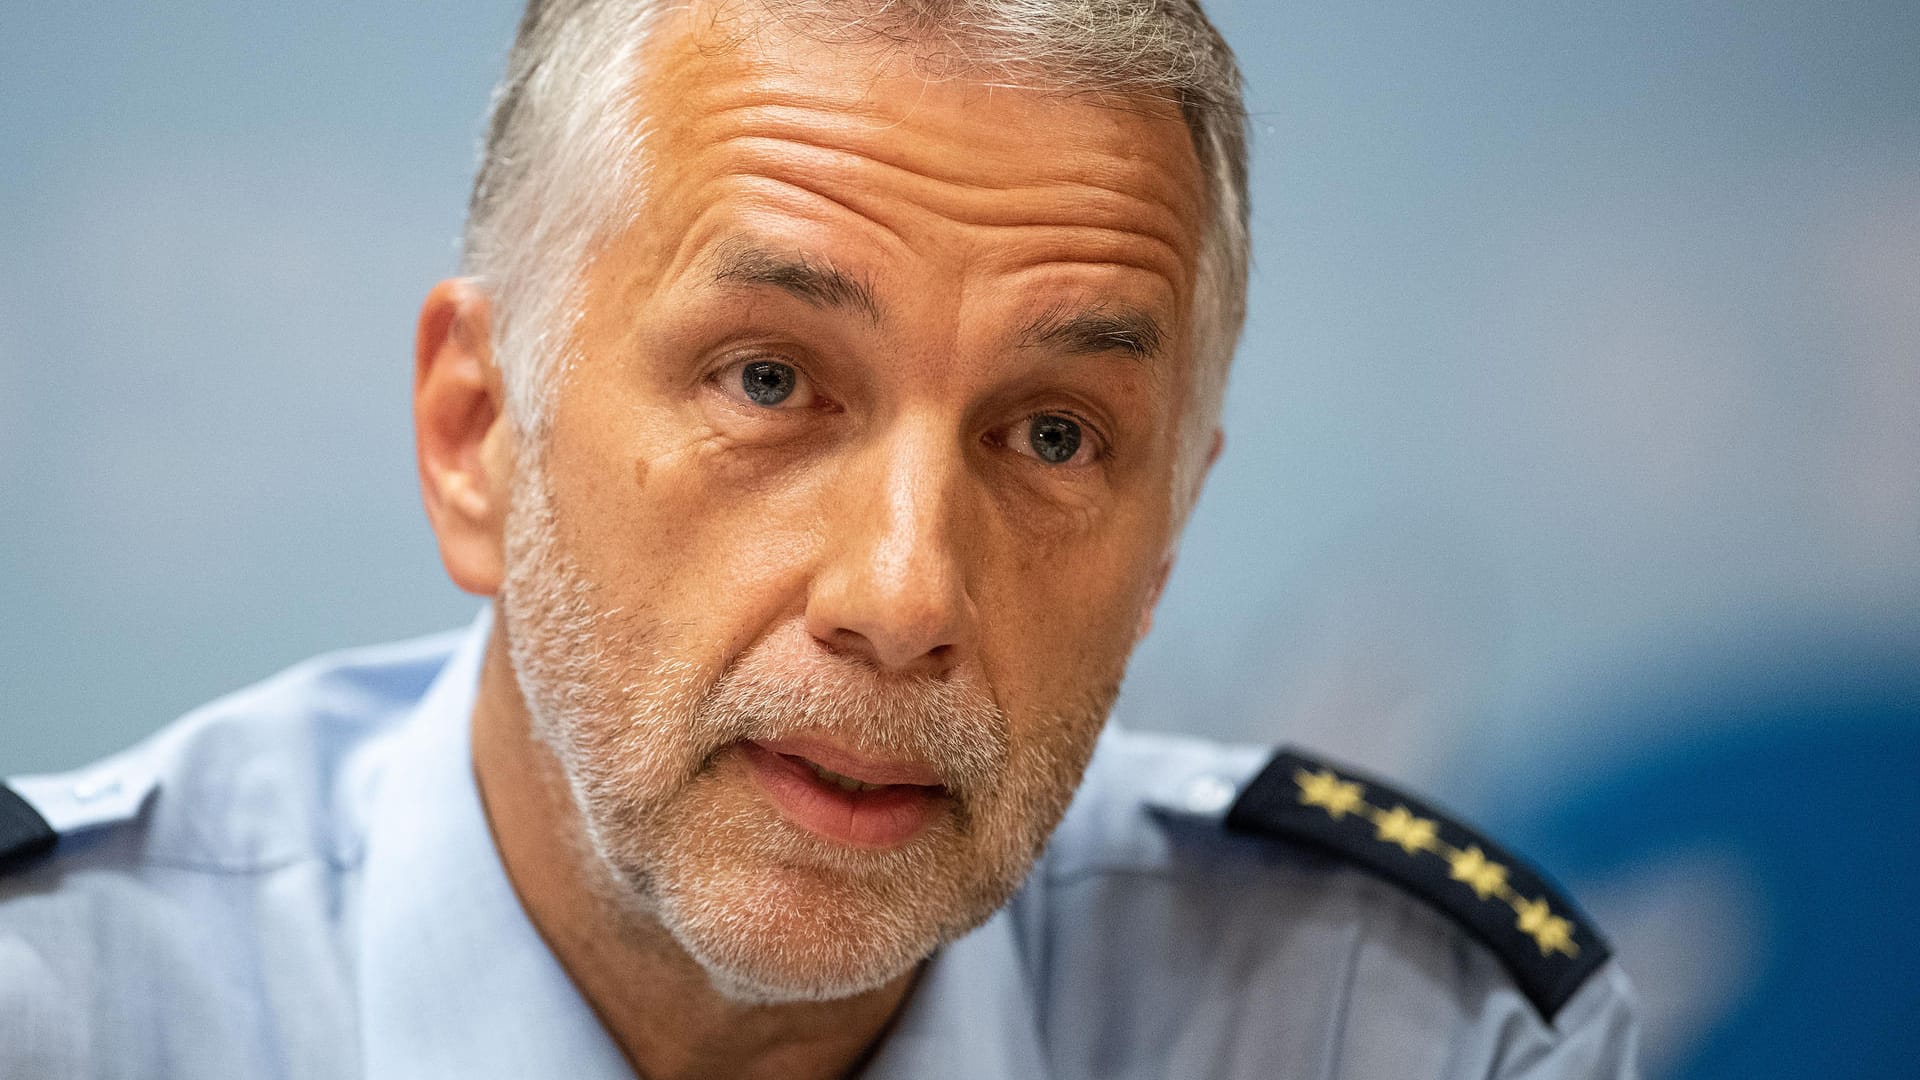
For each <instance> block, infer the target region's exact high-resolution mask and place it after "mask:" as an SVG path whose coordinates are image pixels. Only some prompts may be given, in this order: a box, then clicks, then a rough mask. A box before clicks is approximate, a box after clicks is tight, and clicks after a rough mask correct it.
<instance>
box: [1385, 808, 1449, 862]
mask: <svg viewBox="0 0 1920 1080" xmlns="http://www.w3.org/2000/svg"><path fill="white" fill-rule="evenodd" d="M1373 824H1374V827H1375V829H1376V830H1377V834H1378V836H1379V837H1380V839H1382V840H1385V841H1387V842H1388V843H1393V844H1399V845H1400V847H1401V849H1402V850H1404V851H1405V852H1406V853H1407V854H1409V855H1417V854H1419V853H1420V852H1422V851H1431V850H1432V849H1433V841H1434V840H1435V839H1436V832H1437V830H1438V829H1439V827H1440V826H1439V825H1437V824H1436V823H1435V822H1434V821H1433V820H1432V819H1431V818H1423V817H1414V816H1413V812H1412V811H1410V810H1408V809H1407V808H1406V807H1404V806H1396V807H1394V808H1393V809H1391V810H1389V811H1387V812H1386V813H1384V814H1381V815H1380V816H1379V817H1376V818H1374V819H1373Z"/></svg>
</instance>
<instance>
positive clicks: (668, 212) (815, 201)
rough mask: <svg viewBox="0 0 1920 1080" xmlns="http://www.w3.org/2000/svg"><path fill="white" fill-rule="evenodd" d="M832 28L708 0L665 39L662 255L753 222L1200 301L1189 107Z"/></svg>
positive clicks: (655, 75)
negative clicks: (1065, 87) (939, 59)
mask: <svg viewBox="0 0 1920 1080" xmlns="http://www.w3.org/2000/svg"><path fill="white" fill-rule="evenodd" d="M814 29H817V28H815V27H801V26H796V25H794V24H793V23H791V22H789V21H783V20H780V19H777V18H774V17H772V16H770V15H767V14H765V13H764V12H761V11H758V10H757V9H754V8H751V7H745V6H741V7H729V8H726V9H724V10H721V11H718V12H716V11H714V10H711V9H701V8H699V7H697V6H696V7H695V8H690V9H687V10H685V11H683V12H681V13H678V14H674V15H670V16H667V17H666V19H665V21H664V22H663V23H662V24H661V25H660V26H659V27H657V29H656V32H655V33H654V34H653V35H652V36H651V38H650V40H649V42H648V45H647V55H646V57H645V60H646V62H645V63H644V64H643V67H642V70H643V72H644V74H643V75H642V76H641V78H640V80H639V81H638V83H637V84H636V85H635V88H634V91H635V95H636V99H637V105H636V109H635V111H636V114H637V115H636V117H635V119H636V121H637V123H638V124H639V126H640V129H641V131H642V132H643V133H644V139H645V144H644V173H643V175H644V179H645V184H646V191H645V193H644V194H645V198H644V201H643V210H642V215H643V218H644V219H645V220H644V222H643V225H642V228H644V229H646V230H647V231H648V232H649V233H650V234H651V237H650V240H651V243H650V244H649V246H653V247H656V248H657V249H658V251H657V254H658V255H659V256H660V259H661V265H659V266H658V269H660V270H662V271H670V270H671V269H673V268H674V266H675V265H676V264H678V265H680V266H682V267H684V266H686V265H689V264H691V263H692V262H693V261H695V260H696V259H697V258H698V257H699V256H700V254H701V252H702V251H703V250H705V249H707V248H710V247H711V246H712V245H713V244H716V243H721V242H724V241H725V240H727V239H728V238H730V237H731V236H734V235H737V234H738V233H739V232H740V231H741V227H742V225H743V224H745V225H747V226H749V227H762V228H765V229H767V230H770V231H773V232H776V233H777V234H779V235H781V236H783V237H788V238H792V239H794V240H796V241H799V242H802V243H804V242H807V241H818V240H826V241H840V242H848V241H851V242H853V243H854V246H855V247H859V246H862V245H864V246H866V247H868V248H870V249H873V250H875V251H887V252H891V253H893V254H896V255H898V254H902V253H912V254H915V255H918V256H921V257H929V256H940V257H943V258H945V259H946V260H947V261H949V262H954V261H959V262H965V263H966V264H967V265H968V266H969V267H970V268H971V269H974V270H984V271H986V272H989V273H993V272H999V273H1002V274H1013V273H1020V272H1025V271H1032V270H1037V269H1042V268H1051V270H1052V272H1054V274H1055V276H1056V277H1066V278H1071V277H1074V276H1075V275H1079V276H1080V277H1083V278H1087V279H1088V280H1089V281H1092V280H1093V279H1096V278H1097V279H1101V280H1100V286H1101V287H1107V286H1110V285H1112V284H1113V283H1114V282H1115V281H1123V282H1127V285H1126V287H1127V288H1130V289H1131V290H1133V291H1136V292H1142V291H1144V292H1158V293H1161V294H1163V295H1162V299H1163V300H1164V301H1165V306H1167V307H1170V308H1174V309H1177V313H1178V315H1180V316H1184V315H1185V308H1186V307H1187V301H1188V300H1189V298H1190V294H1191V287H1192V279H1193V273H1194V266H1195V264H1196V262H1197V256H1198V249H1199V246H1200V234H1201V230H1202V227H1203V217H1204V205H1203V203H1204V196H1203V194H1202V193H1203V191H1204V190H1205V189H1204V184H1203V181H1202V177H1201V170H1200V166H1199V161H1198V157H1197V155H1196V154H1195V152H1194V148H1193V142H1192V137H1191V135H1190V134H1189V132H1188V129H1187V127H1186V124H1185V122H1184V120H1183V119H1182V116H1181V112H1180V110H1179V108H1178V107H1177V106H1176V105H1175V104H1173V103H1172V102H1170V101H1165V100H1159V99H1154V98H1148V97H1139V96H1135V97H1131V98H1094V97H1091V96H1088V95H1070V94H1065V93H1060V92H1054V91H1049V90H1046V89H1044V88H1042V89H1032V88H1026V87H1024V86H1014V85H1008V83H1011V82H1013V81H1016V80H1013V79H1011V78H1006V79H1002V78H999V77H996V76H994V75H992V74H991V72H990V70H989V69H984V68H982V69H974V70H968V71H964V72H960V73H957V74H953V75H951V76H942V75H940V74H937V73H934V71H933V69H932V68H931V67H930V65H931V64H934V63H936V61H935V60H933V59H932V56H933V54H932V52H931V51H930V50H929V49H928V48H926V47H923V46H921V45H917V44H915V43H914V42H912V41H903V40H900V39H898V38H889V37H885V36H882V35H871V36H869V37H866V38H864V39H862V40H859V41H856V42H853V43H849V42H848V41H847V40H846V35H844V34H834V35H827V34H819V33H814V32H810V31H812V30H814ZM1018 81H1021V82H1028V81H1030V80H1018Z"/></svg>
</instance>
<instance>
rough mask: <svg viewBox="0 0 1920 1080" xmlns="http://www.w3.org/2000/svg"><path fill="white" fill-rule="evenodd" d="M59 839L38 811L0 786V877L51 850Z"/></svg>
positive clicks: (11, 790) (11, 791) (6, 787)
mask: <svg viewBox="0 0 1920 1080" xmlns="http://www.w3.org/2000/svg"><path fill="white" fill-rule="evenodd" d="M59 838H60V837H59V835H58V834H57V833H55V832H54V831H53V826H51V825H49V824H47V819H46V818H43V817H41V816H40V812H39V811H38V810H35V809H34V808H33V807H32V806H31V805H29V804H28V802H27V800H25V799H23V798H21V797H20V796H19V795H17V794H15V793H14V790H13V789H12V788H10V787H8V786H7V785H5V784H0V874H4V873H6V872H7V871H9V870H12V869H13V868H14V867H16V866H23V865H25V864H26V863H28V862H31V861H32V860H34V859H36V858H38V857H39V856H41V855H44V854H46V853H47V852H49V851H52V850H53V845H54V842H55V841H57V840H58V839H59Z"/></svg>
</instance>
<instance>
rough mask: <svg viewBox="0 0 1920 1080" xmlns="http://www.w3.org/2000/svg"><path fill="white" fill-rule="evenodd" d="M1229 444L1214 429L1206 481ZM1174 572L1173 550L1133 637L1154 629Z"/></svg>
mask: <svg viewBox="0 0 1920 1080" xmlns="http://www.w3.org/2000/svg"><path fill="white" fill-rule="evenodd" d="M1226 445H1227V433H1226V432H1225V431H1222V430H1221V429H1220V428H1214V429H1213V444H1212V445H1211V446H1208V447H1207V463H1206V465H1204V466H1203V467H1202V468H1201V470H1200V477H1201V479H1202V480H1203V481H1204V480H1205V479H1206V474H1207V473H1209V472H1212V471H1213V463H1214V462H1216V461H1219V460H1220V451H1221V450H1222V449H1224V448H1225V447H1226ZM1172 573H1173V552H1171V551H1169V552H1167V555H1166V558H1163V559H1161V560H1160V568H1159V569H1158V570H1157V571H1155V572H1154V579H1153V588H1152V589H1150V590H1148V592H1147V602H1146V603H1145V604H1144V605H1142V606H1141V608H1140V627H1139V629H1138V630H1136V631H1134V635H1133V639H1134V641H1135V642H1138V641H1139V640H1140V639H1141V638H1144V637H1146V636H1147V631H1149V630H1151V629H1153V610H1154V609H1155V608H1157V607H1159V606H1160V594H1161V593H1162V592H1163V591H1165V590H1166V587H1167V576H1168V575H1170V574H1172Z"/></svg>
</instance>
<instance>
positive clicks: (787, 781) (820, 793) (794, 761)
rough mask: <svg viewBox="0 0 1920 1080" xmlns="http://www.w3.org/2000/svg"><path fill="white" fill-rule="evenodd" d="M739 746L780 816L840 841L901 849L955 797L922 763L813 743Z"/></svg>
mask: <svg viewBox="0 0 1920 1080" xmlns="http://www.w3.org/2000/svg"><path fill="white" fill-rule="evenodd" d="M739 746H740V750H741V753H742V756H743V757H745V759H746V761H747V764H748V766H749V769H750V771H751V773H752V775H753V778H754V779H755V780H756V781H758V782H759V785H760V787H761V789H762V790H763V791H765V792H766V794H767V795H768V796H769V798H770V800H771V801H772V803H773V804H774V806H775V807H776V808H777V809H779V810H780V812H781V814H782V815H783V816H784V817H786V818H787V820H789V821H791V822H793V823H794V824H795V825H798V826H800V827H801V828H803V829H806V830H807V831H809V832H811V833H814V834H815V835H817V836H819V837H821V838H822V839H825V840H830V841H833V842H835V843H839V844H845V845H848V846H852V847H863V848H892V847H898V846H899V845H901V844H904V843H906V842H907V841H909V840H911V839H913V838H914V837H915V836H917V835H919V834H920V833H921V832H922V831H923V830H925V829H926V828H927V827H928V826H929V825H931V824H932V823H933V821H934V820H935V819H936V818H937V817H939V816H940V815H941V814H944V813H946V812H947V810H948V808H949V805H950V802H951V800H950V797H949V795H948V793H947V789H946V788H945V787H944V786H942V785H941V784H940V783H939V777H938V775H937V774H936V773H934V772H933V770H931V769H930V768H928V767H926V766H924V765H920V764H917V763H909V762H885V761H874V760H870V759H864V758H860V757H857V756H855V755H851V754H849V753H847V752H846V751H844V750H841V749H840V748H838V747H835V746H832V745H830V744H827V743H823V742H818V741H814V740H778V741H768V742H743V743H740V744H739ZM822 759H824V760H822Z"/></svg>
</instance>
